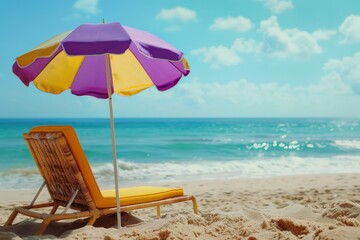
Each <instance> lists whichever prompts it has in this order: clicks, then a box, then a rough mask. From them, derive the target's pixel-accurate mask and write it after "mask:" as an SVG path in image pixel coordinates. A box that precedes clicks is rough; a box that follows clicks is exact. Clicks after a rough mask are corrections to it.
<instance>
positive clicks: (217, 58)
mask: <svg viewBox="0 0 360 240" xmlns="http://www.w3.org/2000/svg"><path fill="white" fill-rule="evenodd" d="M191 54H193V55H195V56H201V57H203V62H204V63H208V64H210V65H211V67H212V68H219V67H221V66H231V65H237V64H239V63H240V62H241V58H240V57H239V56H238V55H237V53H236V52H235V51H233V50H232V49H230V48H227V47H224V46H221V45H220V46H213V47H207V48H206V47H203V48H199V49H195V50H192V51H191Z"/></svg>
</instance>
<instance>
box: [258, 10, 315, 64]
mask: <svg viewBox="0 0 360 240" xmlns="http://www.w3.org/2000/svg"><path fill="white" fill-rule="evenodd" d="M259 31H260V32H261V33H263V36H264V42H263V45H262V52H264V53H266V54H268V55H270V56H273V57H280V58H287V57H295V58H304V57H308V56H311V55H313V54H319V53H321V52H322V49H321V47H320V46H319V44H318V42H317V39H316V38H315V37H314V36H313V35H312V34H310V33H308V32H306V31H301V30H299V29H297V28H290V29H284V30H283V29H281V28H280V25H279V23H278V21H277V17H275V16H272V17H270V18H269V19H267V20H264V21H262V22H261V23H260V28H259Z"/></svg>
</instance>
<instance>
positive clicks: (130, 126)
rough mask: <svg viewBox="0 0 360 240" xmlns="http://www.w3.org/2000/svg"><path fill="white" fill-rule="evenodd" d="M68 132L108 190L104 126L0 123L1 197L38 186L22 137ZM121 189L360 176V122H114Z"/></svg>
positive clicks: (105, 122) (96, 122)
mask: <svg viewBox="0 0 360 240" xmlns="http://www.w3.org/2000/svg"><path fill="white" fill-rule="evenodd" d="M39 125H70V126H73V127H74V128H75V130H76V132H77V135H78V137H79V140H80V142H81V145H82V147H83V149H84V151H85V154H86V156H87V158H88V160H89V162H90V164H91V167H92V169H93V172H94V175H95V177H96V179H97V181H98V183H99V185H100V186H112V185H113V181H114V179H113V165H112V151H111V133H110V126H109V119H0V166H1V168H0V189H35V188H38V187H39V186H40V185H41V182H42V178H41V177H40V175H39V173H38V171H37V169H36V166H35V163H34V161H33V160H32V158H31V155H30V153H29V150H28V149H27V145H26V143H25V142H24V140H23V139H22V133H24V132H28V131H29V129H30V128H31V127H33V126H39ZM115 130H116V133H115V134H116V141H117V156H118V162H119V179H120V185H135V184H140V183H141V184H154V183H159V182H161V183H164V182H170V181H171V182H173V181H191V180H199V179H231V178H249V177H250V178H258V177H270V176H280V175H295V174H321V173H360V119H333V118H324V119H322V118H229V119H227V118H209V119H205V118H199V119H187V118H184V119H148V118H145V119H140V118H139V119H116V120H115Z"/></svg>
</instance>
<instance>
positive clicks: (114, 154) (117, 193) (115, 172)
mask: <svg viewBox="0 0 360 240" xmlns="http://www.w3.org/2000/svg"><path fill="white" fill-rule="evenodd" d="M105 59H106V60H105V61H106V82H107V89H108V99H109V110H110V127H111V141H112V154H113V162H114V178H115V193H116V219H117V228H118V229H120V228H121V213H120V196H119V195H120V194H119V177H118V162H117V157H116V143H115V127H114V115H113V108H112V97H111V96H112V92H111V83H110V56H109V54H106V55H105Z"/></svg>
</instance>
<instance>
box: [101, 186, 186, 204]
mask: <svg viewBox="0 0 360 240" xmlns="http://www.w3.org/2000/svg"><path fill="white" fill-rule="evenodd" d="M119 192H120V204H121V206H127V205H132V204H138V203H146V202H153V201H157V200H162V199H166V198H170V197H176V196H182V195H184V190H183V189H182V188H165V187H150V186H141V187H129V188H120V189H119ZM101 193H102V195H103V197H104V200H105V201H106V202H107V203H108V204H109V205H108V206H107V207H115V206H116V196H115V189H112V190H105V191H101ZM105 201H104V202H103V203H105Z"/></svg>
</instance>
